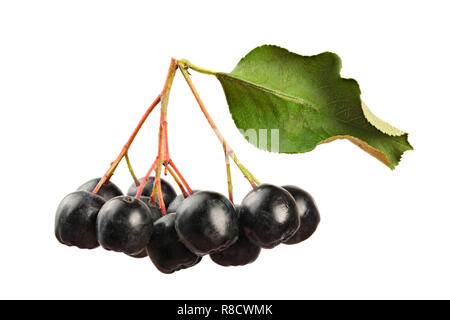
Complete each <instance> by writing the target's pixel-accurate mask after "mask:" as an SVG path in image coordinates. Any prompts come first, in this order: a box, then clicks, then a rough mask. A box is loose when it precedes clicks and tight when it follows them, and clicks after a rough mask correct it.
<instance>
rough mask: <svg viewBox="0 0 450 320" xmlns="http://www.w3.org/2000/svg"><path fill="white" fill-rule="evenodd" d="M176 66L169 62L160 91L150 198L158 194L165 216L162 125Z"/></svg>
mask: <svg viewBox="0 0 450 320" xmlns="http://www.w3.org/2000/svg"><path fill="white" fill-rule="evenodd" d="M177 68H178V64H177V60H175V59H173V58H172V60H171V62H170V67H169V71H168V73H167V78H166V82H165V84H164V88H163V90H162V96H161V119H160V126H159V134H158V139H159V155H158V157H159V159H158V161H157V164H156V175H155V183H154V185H153V192H152V196H151V198H152V199H154V196H155V194H156V193H157V194H158V199H159V207H160V208H161V213H162V215H165V214H166V206H165V203H164V201H163V197H162V191H161V169H162V165H163V164H164V162H165V161H166V159H164V150H166V148H165V146H164V144H165V141H164V123H165V122H166V121H167V106H168V104H169V96H170V89H171V88H172V83H173V79H174V77H175V73H176V71H177Z"/></svg>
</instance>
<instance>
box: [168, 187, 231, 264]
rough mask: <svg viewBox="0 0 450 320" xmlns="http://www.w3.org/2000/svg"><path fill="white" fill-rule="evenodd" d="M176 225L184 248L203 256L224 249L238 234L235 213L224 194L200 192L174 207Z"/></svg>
mask: <svg viewBox="0 0 450 320" xmlns="http://www.w3.org/2000/svg"><path fill="white" fill-rule="evenodd" d="M175 228H176V230H177V232H178V236H179V237H180V239H181V241H182V242H183V243H184V244H185V245H186V247H187V248H188V249H189V250H191V251H192V252H193V253H195V254H196V255H199V256H202V255H205V254H210V253H212V252H215V251H219V250H223V249H225V248H227V247H229V246H230V245H232V244H233V243H234V242H235V241H236V240H237V238H238V236H239V224H238V216H237V213H236V210H235V208H234V206H233V204H232V203H231V202H230V201H229V200H228V199H227V198H225V197H224V196H223V195H221V194H219V193H217V192H211V191H199V192H197V193H194V194H193V195H191V196H190V197H188V198H186V199H185V200H184V201H183V202H182V203H181V205H180V206H179V207H178V209H177V214H176V221H175Z"/></svg>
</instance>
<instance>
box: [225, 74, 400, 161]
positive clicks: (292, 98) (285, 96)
mask: <svg viewBox="0 0 450 320" xmlns="http://www.w3.org/2000/svg"><path fill="white" fill-rule="evenodd" d="M216 76H217V77H223V78H227V79H229V80H231V81H236V82H239V83H241V84H243V85H246V86H249V87H252V88H255V89H259V90H261V91H265V92H267V93H270V94H273V95H275V96H278V97H280V98H283V99H286V100H290V101H292V102H295V103H300V104H302V105H305V106H307V107H310V108H312V109H314V110H315V111H317V112H318V113H320V114H322V115H323V112H321V111H320V109H318V108H317V107H315V106H314V104H312V103H311V102H309V101H307V100H305V99H302V98H299V97H295V96H292V95H289V94H286V93H283V92H280V91H278V90H275V89H271V88H267V87H265V86H263V85H260V84H255V83H253V82H251V81H249V80H246V79H243V78H240V77H239V76H236V75H231V74H228V73H222V72H219V73H217V74H216ZM327 116H330V115H327ZM332 118H333V119H334V120H336V121H338V122H340V123H343V124H345V125H348V126H352V127H354V128H356V129H358V130H361V129H362V128H361V127H359V126H356V125H355V124H353V123H352V122H346V121H343V120H342V119H339V118H336V117H332ZM366 121H367V119H366ZM367 122H368V124H369V125H370V126H372V127H374V128H375V129H376V130H377V131H380V130H378V129H377V128H376V127H375V126H374V125H373V124H371V123H370V122H369V121H367ZM380 132H381V133H382V134H383V135H386V134H385V133H384V132H382V131H380ZM351 136H353V135H351ZM401 136H402V135H401ZM401 136H391V137H392V138H396V137H401ZM353 137H354V138H356V139H360V138H359V137H356V136H353ZM393 141H395V142H396V143H398V144H400V145H404V144H403V143H402V142H400V141H397V139H394V140H393ZM366 143H367V142H366ZM380 151H381V150H380ZM381 152H383V151H381ZM383 153H384V152H383ZM384 154H385V153H384Z"/></svg>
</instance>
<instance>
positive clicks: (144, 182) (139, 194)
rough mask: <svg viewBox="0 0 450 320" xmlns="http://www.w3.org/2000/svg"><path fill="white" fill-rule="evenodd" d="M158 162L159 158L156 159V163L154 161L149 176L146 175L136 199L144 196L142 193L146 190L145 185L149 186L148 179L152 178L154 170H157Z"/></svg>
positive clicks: (148, 172)
mask: <svg viewBox="0 0 450 320" xmlns="http://www.w3.org/2000/svg"><path fill="white" fill-rule="evenodd" d="M157 162H158V157H156V159H155V161H153V164H152V166H151V167H150V169H148V171H147V174H146V175H145V177H144V179H143V180H142V182H141V184H140V186H139V188H138V190H137V192H136V196H135V197H136V198H137V199H139V198H140V197H141V195H142V191H143V190H144V187H145V185H146V184H147V181H148V179H149V178H150V175H151V174H152V172H153V170H155V167H156V163H157Z"/></svg>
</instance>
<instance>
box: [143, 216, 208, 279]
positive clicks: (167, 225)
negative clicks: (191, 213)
mask: <svg viewBox="0 0 450 320" xmlns="http://www.w3.org/2000/svg"><path fill="white" fill-rule="evenodd" d="M175 218H176V216H175V213H169V214H167V215H165V216H164V217H162V218H160V219H159V220H158V221H156V222H155V224H154V229H153V234H152V237H151V239H150V241H149V243H148V245H147V252H148V254H149V257H150V259H151V260H152V262H153V264H154V265H155V266H156V267H157V268H158V270H159V271H161V272H163V273H173V272H175V271H178V270H180V269H186V268H189V267H191V266H193V265H195V264H197V263H199V262H200V260H201V257H199V256H197V255H195V254H193V253H192V252H191V251H189V250H188V249H187V248H186V247H185V245H184V244H183V243H182V242H181V241H180V238H179V237H178V234H177V232H176V230H175Z"/></svg>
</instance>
